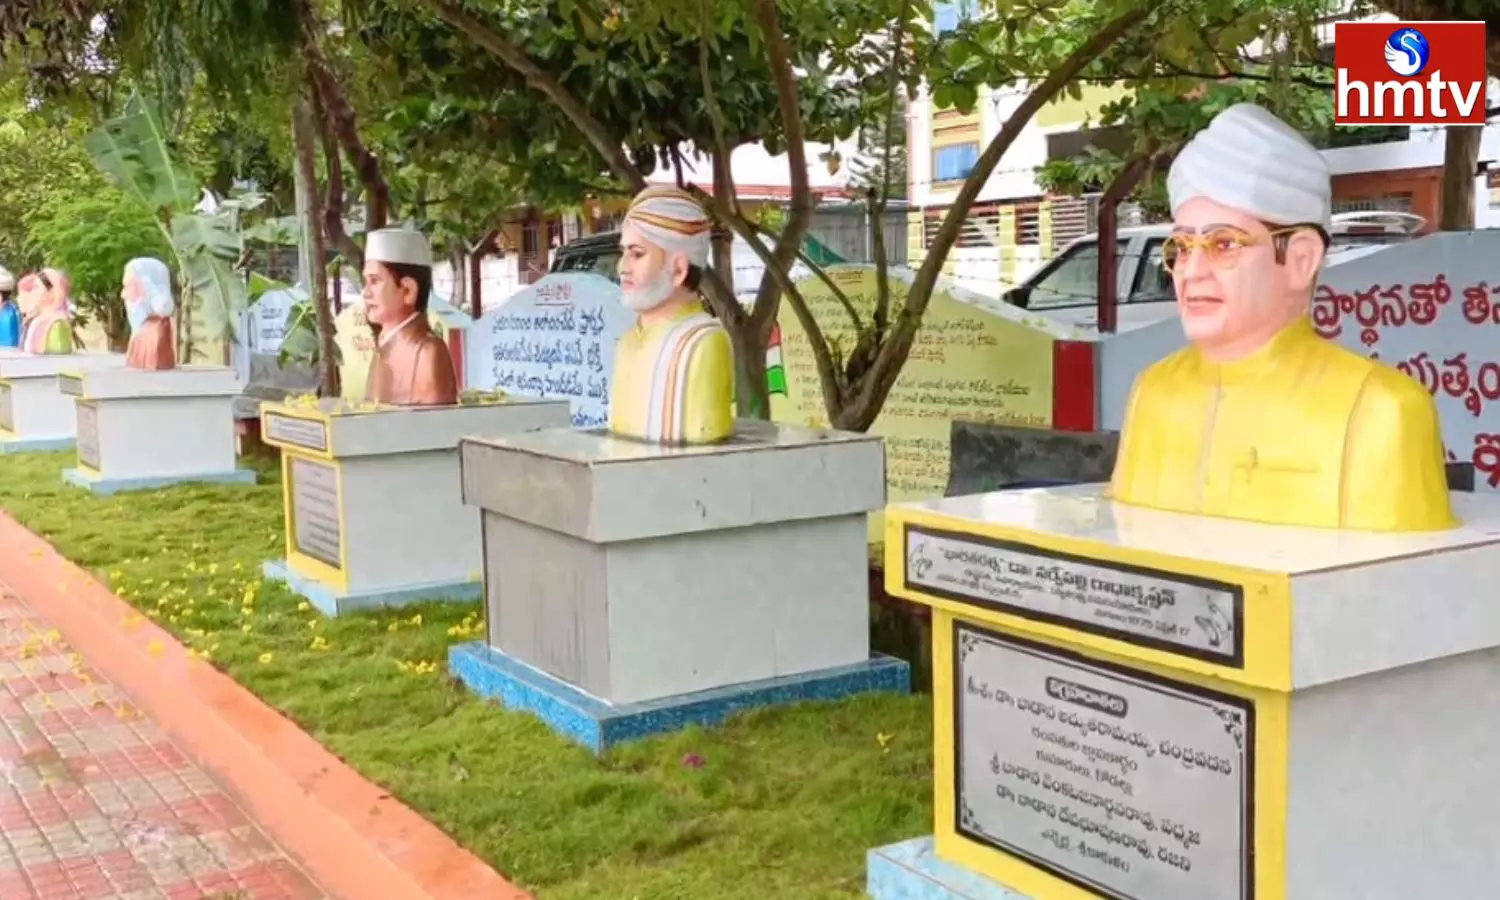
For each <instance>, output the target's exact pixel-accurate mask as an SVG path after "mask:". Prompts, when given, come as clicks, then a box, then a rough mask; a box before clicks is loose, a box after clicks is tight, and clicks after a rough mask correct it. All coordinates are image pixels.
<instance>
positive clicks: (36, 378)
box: [0, 350, 125, 453]
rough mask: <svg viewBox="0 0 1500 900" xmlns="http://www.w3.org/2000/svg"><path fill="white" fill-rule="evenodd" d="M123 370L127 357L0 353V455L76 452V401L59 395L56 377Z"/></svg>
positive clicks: (115, 354)
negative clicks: (64, 374) (64, 373)
mask: <svg viewBox="0 0 1500 900" xmlns="http://www.w3.org/2000/svg"><path fill="white" fill-rule="evenodd" d="M124 365H125V355H124V354H123V353H68V354H57V355H41V354H34V353H22V352H20V351H17V350H8V351H5V352H0V453H27V452H41V451H48V450H67V449H68V448H69V447H72V446H73V439H74V435H75V429H76V423H77V415H76V414H75V413H74V411H73V398H72V396H70V395H68V394H64V393H62V392H60V391H59V390H58V380H57V376H58V374H59V373H61V372H64V371H68V370H72V371H107V370H112V369H120V368H123V367H124Z"/></svg>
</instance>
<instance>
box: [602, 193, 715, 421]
mask: <svg viewBox="0 0 1500 900" xmlns="http://www.w3.org/2000/svg"><path fill="white" fill-rule="evenodd" d="M712 226H713V223H712V221H711V220H710V219H709V217H708V214H707V213H705V212H704V211H703V207H701V206H700V205H699V204H698V201H696V200H694V199H693V197H692V195H691V194H688V193H687V192H686V191H682V190H679V189H677V188H674V187H652V188H647V189H646V190H644V191H642V192H641V193H640V194H639V195H638V196H637V197H636V198H635V200H634V201H633V202H632V203H631V205H630V209H629V211H628V212H626V214H625V222H624V225H623V227H622V229H621V235H620V244H621V247H622V248H623V252H622V255H621V257H620V287H621V291H622V294H623V300H624V303H625V305H626V306H628V307H629V308H630V309H631V310H633V311H634V312H635V313H636V314H637V316H638V318H637V320H636V324H635V327H634V328H632V329H630V330H629V331H627V332H626V333H625V334H624V335H622V336H621V337H620V341H619V343H618V344H617V345H616V346H615V367H614V381H613V382H612V384H611V386H610V391H609V429H610V431H611V432H613V433H615V434H618V435H622V436H625V437H631V438H636V439H639V440H644V441H650V442H653V443H660V444H709V443H716V442H718V441H722V440H724V439H726V438H728V437H729V436H730V435H731V434H732V433H733V431H734V413H733V409H732V406H733V402H734V355H733V352H732V351H731V349H730V343H729V335H728V333H727V332H725V331H724V328H723V326H722V325H720V324H719V322H718V320H717V319H715V318H713V317H712V316H710V315H708V314H707V313H705V312H704V311H703V304H702V301H701V300H700V299H699V297H698V293H697V291H698V285H699V283H700V281H701V279H702V277H703V269H704V268H705V267H706V266H707V265H708V255H709V247H710V238H709V234H710V231H711V230H712Z"/></svg>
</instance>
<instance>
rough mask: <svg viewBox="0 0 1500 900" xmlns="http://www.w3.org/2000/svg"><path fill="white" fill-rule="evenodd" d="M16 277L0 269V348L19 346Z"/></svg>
mask: <svg viewBox="0 0 1500 900" xmlns="http://www.w3.org/2000/svg"><path fill="white" fill-rule="evenodd" d="M15 293H16V276H14V275H12V274H10V270H9V269H6V268H0V348H6V349H19V348H20V346H21V310H20V307H18V306H17V305H16V300H15Z"/></svg>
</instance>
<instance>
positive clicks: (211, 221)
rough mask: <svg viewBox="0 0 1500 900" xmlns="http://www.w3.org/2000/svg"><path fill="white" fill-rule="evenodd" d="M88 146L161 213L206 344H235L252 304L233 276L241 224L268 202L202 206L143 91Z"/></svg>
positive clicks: (97, 162) (108, 171)
mask: <svg viewBox="0 0 1500 900" xmlns="http://www.w3.org/2000/svg"><path fill="white" fill-rule="evenodd" d="M84 146H85V148H86V149H87V150H88V154H89V157H90V158H91V159H92V161H93V163H94V166H95V168H97V169H98V170H99V171H100V172H101V173H103V174H104V176H105V177H106V178H108V179H109V180H110V181H111V182H113V183H114V184H115V185H116V186H117V187H119V188H120V189H121V190H123V191H124V192H125V193H127V194H129V195H130V196H132V197H135V198H137V199H139V200H140V201H141V202H142V203H143V204H145V205H146V207H147V208H148V209H151V210H152V211H153V212H155V213H156V223H157V227H159V228H160V229H161V230H162V234H163V235H164V236H165V237H166V239H167V242H168V243H169V244H170V245H171V247H172V252H173V254H174V255H175V256H176V259H177V267H176V268H177V271H178V273H179V276H180V277H181V279H182V285H183V287H184V288H186V289H187V290H188V291H189V292H190V294H191V296H192V297H194V298H196V299H197V302H198V304H199V307H200V309H201V310H202V313H203V319H202V321H203V324H204V326H205V327H206V328H207V330H208V337H209V338H210V339H214V340H223V339H228V338H231V337H232V336H233V334H234V327H235V323H236V322H237V321H238V319H239V313H240V311H241V310H243V309H244V308H245V305H246V302H247V294H246V286H245V282H244V280H243V279H241V278H240V277H239V276H238V274H237V273H236V272H235V266H236V264H237V263H238V261H239V259H240V255H241V253H242V252H243V250H244V237H243V234H242V230H241V217H242V215H243V214H244V213H245V212H248V211H249V210H251V209H254V208H255V207H257V206H259V205H260V204H261V202H263V200H262V199H261V198H258V197H253V196H251V197H241V198H232V199H228V200H222V201H219V202H217V203H216V204H204V203H200V198H201V197H202V196H203V194H204V192H203V189H202V186H201V184H200V183H199V182H198V180H197V179H196V178H195V177H194V176H193V174H192V172H191V171H189V170H188V169H187V168H186V167H185V166H184V165H183V164H182V163H181V162H180V161H179V160H178V159H177V157H176V156H175V155H174V154H173V152H172V148H171V143H170V141H169V140H168V137H167V133H166V130H165V128H163V126H162V119H161V116H160V114H159V113H158V112H157V110H156V109H155V108H154V107H153V106H152V104H151V103H149V102H148V101H147V100H146V99H145V98H143V97H142V96H141V94H140V92H139V91H138V90H132V91H131V93H130V97H129V99H128V100H126V102H125V108H124V110H123V111H122V112H121V114H120V115H118V116H116V117H114V118H112V119H109V120H107V121H105V122H104V123H103V124H102V125H100V126H99V128H97V129H95V130H94V131H93V132H91V133H90V134H89V135H88V136H87V137H85V138H84ZM185 305H186V304H185ZM189 308H191V307H189Z"/></svg>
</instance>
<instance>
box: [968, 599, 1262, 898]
mask: <svg viewBox="0 0 1500 900" xmlns="http://www.w3.org/2000/svg"><path fill="white" fill-rule="evenodd" d="M954 679H955V680H954V692H955V696H954V736H953V743H954V747H955V751H954V752H955V753H956V754H957V759H956V761H955V763H956V764H955V773H956V779H957V780H956V783H955V784H954V799H955V809H956V810H957V821H956V822H955V825H956V827H957V830H958V832H959V833H960V834H962V835H964V836H965V837H968V838H970V839H971V840H974V841H977V842H979V843H981V844H985V845H988V846H990V847H994V848H995V849H998V850H1003V851H1005V852H1006V853H1009V854H1011V855H1013V856H1016V857H1019V858H1021V859H1024V860H1026V861H1028V862H1030V863H1031V864H1033V865H1035V866H1037V867H1039V868H1041V869H1043V870H1045V871H1047V872H1050V873H1051V874H1053V875H1056V876H1057V877H1059V878H1063V879H1066V880H1068V881H1071V882H1073V883H1074V884H1077V885H1079V886H1081V887H1083V888H1086V889H1087V890H1090V891H1093V892H1096V893H1097V894H1098V895H1099V896H1101V897H1110V898H1116V900H1252V898H1253V896H1254V890H1253V885H1254V879H1253V877H1252V871H1253V868H1252V867H1253V864H1254V858H1255V854H1254V834H1255V830H1254V823H1253V821H1252V818H1253V813H1254V806H1253V798H1254V783H1253V778H1254V771H1253V767H1252V765H1251V759H1252V755H1253V748H1254V744H1255V735H1254V730H1255V711H1254V707H1253V706H1252V705H1251V704H1250V702H1249V701H1248V700H1243V699H1241V698H1238V697H1232V696H1229V695H1227V694H1219V693H1216V692H1212V691H1206V690H1204V689H1201V688H1198V687H1196V686H1193V685H1187V684H1180V683H1176V682H1172V681H1167V680H1165V679H1158V678H1156V677H1154V676H1148V675H1146V674H1145V673H1137V672H1132V671H1130V670H1127V669H1123V668H1118V667H1115V666H1112V665H1104V664H1101V663H1097V662H1093V661H1089V660H1086V659H1084V658H1082V657H1079V656H1076V655H1074V654H1070V653H1067V652H1065V651H1059V650H1056V649H1052V648H1048V647H1044V646H1043V645H1040V644H1033V643H1032V642H1030V641H1022V640H1018V639H1015V638H1010V637H1006V636H1002V635H998V634H994V633H992V632H989V631H985V630H983V629H979V628H974V627H971V626H967V625H963V624H956V625H955V626H954Z"/></svg>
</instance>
